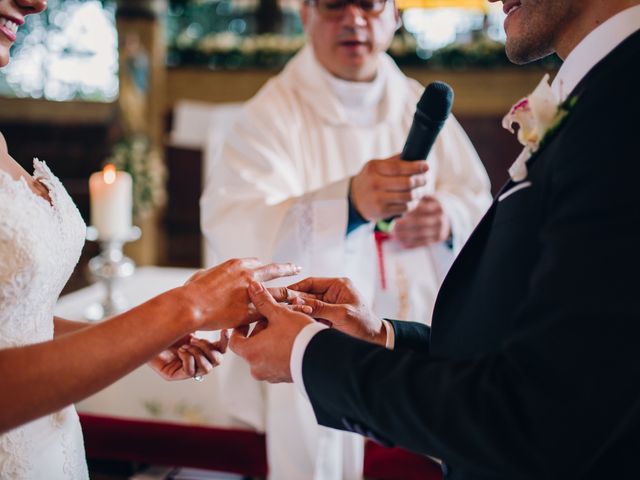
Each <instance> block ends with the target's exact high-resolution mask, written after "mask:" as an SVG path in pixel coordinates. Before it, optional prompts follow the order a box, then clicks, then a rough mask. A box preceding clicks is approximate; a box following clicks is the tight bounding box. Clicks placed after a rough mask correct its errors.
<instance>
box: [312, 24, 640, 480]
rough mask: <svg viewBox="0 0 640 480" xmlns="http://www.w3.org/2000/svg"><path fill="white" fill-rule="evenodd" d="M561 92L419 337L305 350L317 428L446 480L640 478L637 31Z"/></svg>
mask: <svg viewBox="0 0 640 480" xmlns="http://www.w3.org/2000/svg"><path fill="white" fill-rule="evenodd" d="M572 96H576V97H577V101H576V103H575V106H574V107H573V109H572V111H571V113H570V114H569V116H568V117H567V119H566V121H565V122H564V123H563V124H562V126H561V127H560V129H559V130H557V131H556V132H555V134H553V136H552V137H551V138H549V141H548V142H546V143H545V145H544V147H543V148H541V149H540V150H539V151H538V152H537V153H536V154H535V155H534V157H532V158H531V159H530V160H529V163H528V166H529V175H528V177H527V179H526V180H524V181H523V182H520V183H518V184H515V183H513V182H510V183H508V184H507V185H506V186H505V188H504V189H503V193H504V195H502V199H500V197H499V198H498V199H496V201H494V203H493V205H492V207H491V208H490V210H489V211H488V213H487V214H486V216H485V217H484V219H483V220H482V222H481V223H480V224H479V226H478V227H477V229H476V230H475V232H474V233H473V235H472V236H471V238H470V239H469V241H468V242H467V245H466V246H465V247H464V249H463V250H462V252H461V253H460V255H459V257H458V259H457V260H456V262H455V263H454V265H453V267H452V268H451V271H450V272H449V274H448V276H447V278H446V279H445V281H444V284H443V286H442V288H441V292H440V294H439V296H438V300H437V303H436V308H435V313H434V318H433V328H432V330H429V329H428V328H427V327H424V326H422V325H418V324H414V323H405V322H394V323H393V325H394V329H395V334H396V348H395V350H394V351H388V350H385V349H383V348H380V347H377V346H374V345H370V344H367V343H365V342H361V341H358V340H354V339H352V338H349V337H347V336H345V335H342V334H340V333H339V332H336V331H334V330H329V329H327V330H324V331H322V332H320V333H319V334H317V335H316V336H315V337H314V338H313V339H312V341H311V342H310V343H309V345H308V347H307V350H306V352H305V355H304V359H303V378H304V384H305V388H306V390H307V392H308V394H309V398H310V400H311V402H312V404H313V408H314V410H315V413H316V416H317V419H318V421H319V422H320V423H321V424H323V425H326V426H330V427H333V428H339V429H347V430H352V431H356V432H359V433H361V434H364V435H367V436H370V437H372V438H374V439H378V440H379V441H381V442H383V443H389V444H394V445H399V446H403V447H405V448H408V449H411V450H414V451H416V452H420V453H423V454H426V455H431V456H434V457H437V458H440V459H442V460H443V461H444V462H445V464H446V466H447V469H446V470H448V473H447V478H450V479H504V480H512V479H520V478H522V479H536V480H539V479H548V478H549V479H551V478H553V479H556V478H557V479H594V480H595V479H598V480H603V479H618V480H619V479H631V478H633V479H638V478H640V120H639V119H640V32H636V34H634V35H632V36H631V37H629V38H627V40H625V41H624V42H623V43H622V44H621V45H619V46H618V47H617V48H616V49H615V50H614V51H613V52H611V53H610V54H609V55H608V56H607V57H606V58H605V59H603V60H602V61H601V62H600V63H599V64H598V65H596V66H595V67H594V68H593V69H592V70H591V71H590V72H589V74H588V75H587V76H586V77H585V78H584V79H583V81H582V82H581V83H580V84H579V85H578V86H577V87H576V89H575V90H574V92H573V94H572ZM511 189H513V191H512V192H509V191H510V190H511ZM508 193H510V194H508Z"/></svg>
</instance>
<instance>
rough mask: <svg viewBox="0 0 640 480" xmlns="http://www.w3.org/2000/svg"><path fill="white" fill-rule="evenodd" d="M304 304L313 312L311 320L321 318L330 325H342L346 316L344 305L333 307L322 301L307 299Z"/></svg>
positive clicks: (333, 305)
mask: <svg viewBox="0 0 640 480" xmlns="http://www.w3.org/2000/svg"><path fill="white" fill-rule="evenodd" d="M305 303H306V304H307V305H308V306H310V307H311V309H312V310H313V311H312V312H311V316H312V317H313V318H322V319H324V320H329V321H330V322H331V323H344V320H345V318H346V316H347V312H346V308H345V306H344V305H335V304H332V303H325V302H323V301H322V300H315V299H308V300H305Z"/></svg>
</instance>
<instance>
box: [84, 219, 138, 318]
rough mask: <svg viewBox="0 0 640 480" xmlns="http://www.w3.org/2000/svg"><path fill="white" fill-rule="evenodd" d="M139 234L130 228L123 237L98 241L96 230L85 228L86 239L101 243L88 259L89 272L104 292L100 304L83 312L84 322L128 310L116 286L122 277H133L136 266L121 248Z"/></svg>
mask: <svg viewBox="0 0 640 480" xmlns="http://www.w3.org/2000/svg"><path fill="white" fill-rule="evenodd" d="M140 235H141V231H140V229H139V228H138V227H131V230H130V231H129V234H128V235H126V238H120V239H113V238H110V239H104V238H100V235H99V232H98V229H97V228H95V227H88V228H87V240H90V241H93V242H99V243H100V254H99V255H98V256H96V257H93V258H92V259H91V260H89V272H90V273H91V276H92V277H93V278H94V279H95V280H97V281H99V282H100V283H102V285H103V286H104V291H105V296H104V298H103V299H102V301H100V302H96V303H94V304H92V305H89V307H88V308H87V309H86V310H85V318H86V319H87V320H90V321H94V322H95V321H98V320H102V319H104V318H107V317H110V316H112V315H115V314H117V313H120V312H123V311H124V310H126V309H127V308H128V307H129V304H128V302H127V299H126V297H125V296H124V295H123V294H122V292H121V291H120V289H119V288H118V287H119V283H120V281H121V280H122V279H123V278H127V277H130V276H131V275H133V273H134V272H135V270H136V264H135V263H134V261H133V260H131V259H130V258H129V257H126V256H125V255H124V253H123V252H122V247H123V246H124V244H125V243H127V242H133V241H135V240H137V239H139V238H140Z"/></svg>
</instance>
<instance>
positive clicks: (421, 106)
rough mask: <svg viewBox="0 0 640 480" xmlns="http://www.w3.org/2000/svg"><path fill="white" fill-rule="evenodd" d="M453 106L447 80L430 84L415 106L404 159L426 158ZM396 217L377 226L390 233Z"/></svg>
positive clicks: (380, 222)
mask: <svg viewBox="0 0 640 480" xmlns="http://www.w3.org/2000/svg"><path fill="white" fill-rule="evenodd" d="M451 105H453V89H452V88H451V87H450V86H449V85H447V84H446V83H444V82H433V83H430V84H429V85H427V88H425V89H424V93H423V94H422V96H421V97H420V100H418V104H417V105H416V113H415V114H414V116H413V122H412V123H411V128H410V129H409V135H407V140H406V142H405V144H404V148H403V149H402V153H401V154H400V158H401V159H402V160H426V158H427V157H428V156H429V152H430V151H431V147H433V143H434V142H435V141H436V137H437V136H438V134H439V133H440V130H442V127H443V126H444V123H445V122H446V120H447V118H448V117H449V114H450V113H451ZM392 228H393V218H385V219H384V220H379V221H378V223H377V224H376V229H377V230H379V231H381V232H386V233H388V232H390V231H391V229H392Z"/></svg>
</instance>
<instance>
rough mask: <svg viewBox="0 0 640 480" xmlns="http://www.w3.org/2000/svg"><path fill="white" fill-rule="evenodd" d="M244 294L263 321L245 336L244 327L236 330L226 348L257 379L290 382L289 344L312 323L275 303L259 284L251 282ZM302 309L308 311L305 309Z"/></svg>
mask: <svg viewBox="0 0 640 480" xmlns="http://www.w3.org/2000/svg"><path fill="white" fill-rule="evenodd" d="M248 292H249V297H250V298H251V301H252V302H253V304H254V305H255V307H256V309H257V311H258V313H260V314H261V315H262V316H263V317H264V319H262V320H260V321H259V322H258V323H257V325H256V326H255V328H254V329H253V331H252V332H251V335H249V336H247V332H248V328H247V327H243V328H236V329H235V330H234V331H233V334H232V335H231V341H230V343H229V348H231V350H232V351H233V352H235V353H236V354H237V355H239V356H241V357H242V358H244V359H245V360H246V361H247V363H249V366H250V367H251V375H253V377H254V378H256V379H257V380H266V381H268V382H270V383H280V382H291V381H292V379H291V368H290V361H291V350H292V349H293V343H294V341H295V339H296V337H297V336H298V333H300V331H301V330H302V329H303V328H304V327H306V326H307V325H309V324H310V323H312V322H313V321H314V320H313V319H312V318H311V317H309V316H307V315H305V314H304V313H300V312H297V311H295V310H292V309H290V308H288V307H287V306H286V305H281V304H278V303H277V302H276V301H275V299H274V298H273V297H272V296H271V294H270V293H269V291H268V290H267V289H266V288H265V287H264V286H262V285H261V284H260V283H257V282H253V283H251V284H250V285H249V288H248ZM304 310H306V311H308V307H307V308H305V309H304Z"/></svg>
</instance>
